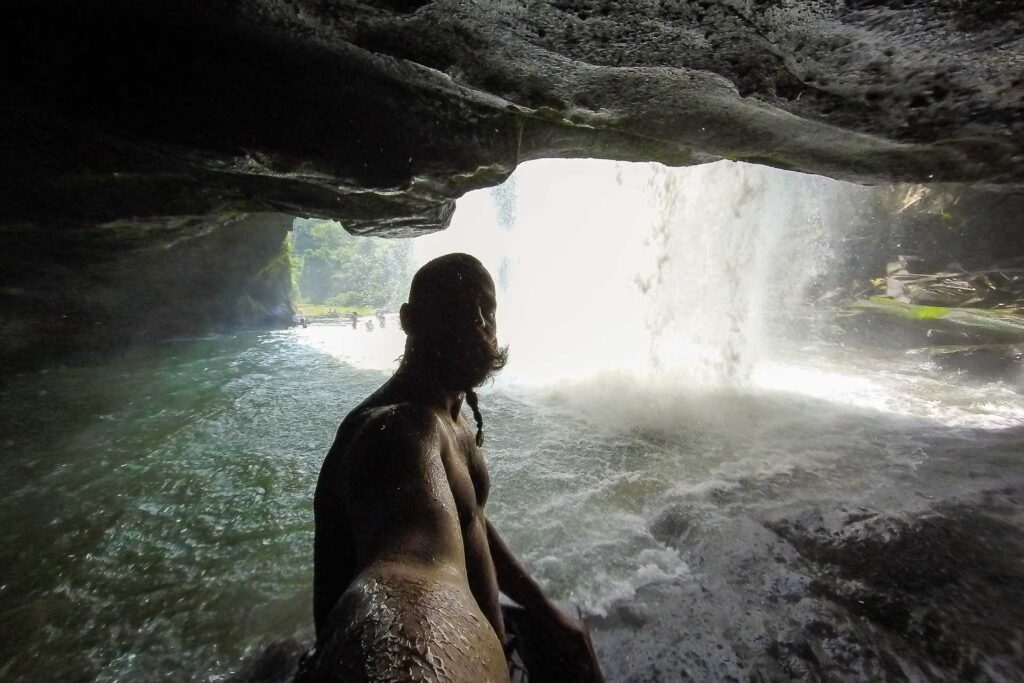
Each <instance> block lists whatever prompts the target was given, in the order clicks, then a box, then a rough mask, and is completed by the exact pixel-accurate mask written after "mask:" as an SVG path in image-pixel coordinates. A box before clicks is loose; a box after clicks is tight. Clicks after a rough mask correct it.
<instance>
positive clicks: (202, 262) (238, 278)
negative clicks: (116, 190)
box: [0, 214, 292, 371]
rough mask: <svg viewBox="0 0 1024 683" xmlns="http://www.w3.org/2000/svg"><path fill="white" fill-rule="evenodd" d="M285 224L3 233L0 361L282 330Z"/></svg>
mask: <svg viewBox="0 0 1024 683" xmlns="http://www.w3.org/2000/svg"><path fill="white" fill-rule="evenodd" d="M291 222H292V219H291V217H289V216H283V215H281V214H255V215H249V216H246V215H238V216H225V217H222V218H221V219H220V220H217V221H213V220H211V219H206V218H203V219H197V218H191V217H185V218H181V219H180V220H179V221H177V222H176V223H175V224H174V225H173V226H171V225H165V226H163V229H161V230H156V229H153V228H152V226H150V229H149V230H144V229H142V228H141V227H140V226H139V225H137V224H134V223H132V222H130V221H129V222H124V223H109V224H105V225H103V226H97V227H93V228H91V229H89V230H73V229H67V228H63V229H61V228H50V229H47V230H43V229H40V227H39V226H35V225H31V224H29V225H21V226H8V227H7V228H6V229H5V231H4V240H5V245H6V246H5V249H4V251H3V252H2V254H0V306H2V307H3V310H4V317H3V321H2V325H0V361H2V363H3V365H4V367H5V368H6V369H7V370H8V371H10V370H16V369H17V368H18V367H21V366H24V365H29V364H35V363H38V362H40V361H46V360H51V359H55V358H60V357H62V356H65V355H67V354H70V353H82V352H86V353H88V352H93V351H105V350H108V349H111V348H114V347H119V346H125V345H127V344H130V343H131V342H133V341H146V340H154V339H163V338H168V337H175V336H180V335H195V334H199V333H204V332H210V331H225V330H231V329H235V328H239V327H255V326H260V327H272V326H278V325H282V324H287V323H288V322H290V319H291V316H292V308H291V303H290V300H289V298H290V294H291V272H290V268H289V262H288V253H287V249H286V243H285V238H286V236H287V232H288V230H289V229H290V227H291ZM168 223H169V222H168Z"/></svg>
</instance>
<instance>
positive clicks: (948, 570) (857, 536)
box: [770, 492, 1024, 680]
mask: <svg viewBox="0 0 1024 683" xmlns="http://www.w3.org/2000/svg"><path fill="white" fill-rule="evenodd" d="M1011 495H1015V496H1016V497H1017V498H1018V501H1017V505H1019V504H1020V500H1019V498H1020V496H1019V494H1017V493H1013V492H1011ZM1018 509H1019V508H1018ZM770 526H771V527H772V528H773V529H774V530H775V531H776V532H777V533H778V534H779V535H780V536H781V537H782V538H784V539H786V540H787V541H788V542H789V543H791V544H792V545H793V546H794V547H795V548H796V549H797V550H798V551H799V552H800V554H801V555H802V556H803V557H804V558H805V560H807V561H808V562H809V563H810V564H809V569H810V571H811V573H812V574H813V575H814V576H815V579H814V581H813V583H812V584H811V594H812V595H813V596H816V597H818V598H821V599H823V600H825V601H827V602H830V603H833V604H835V605H836V606H838V607H840V608H842V610H845V611H848V612H849V614H850V615H852V616H853V617H855V618H856V619H859V620H860V624H859V625H858V624H857V622H851V625H852V626H854V627H855V628H854V630H855V631H857V630H859V631H865V629H866V630H867V631H869V632H870V637H869V638H868V637H865V636H864V635H861V636H859V637H856V636H855V637H854V638H852V640H853V641H854V642H856V641H861V642H871V643H873V647H872V649H874V650H876V654H875V657H876V658H885V659H887V660H889V664H887V665H886V668H892V667H893V666H894V665H895V666H896V668H895V669H893V673H894V674H895V675H896V676H897V677H898V678H914V677H915V675H920V674H922V673H923V674H924V675H926V676H927V677H928V678H930V679H933V680H934V679H946V680H975V679H982V678H985V677H986V675H990V674H991V672H995V671H999V670H1016V671H1020V670H1022V667H1024V653H1022V652H1021V651H1020V650H1019V648H1018V647H1016V646H1015V645H1014V643H1019V642H1020V639H1021V637H1022V636H1024V627H1022V626H1021V624H1022V623H1024V621H1022V618H1024V612H1022V608H1021V605H1022V604H1024V561H1022V559H1021V558H1022V557H1024V534H1022V533H1021V531H1020V529H1019V527H1017V526H1015V525H1013V524H1010V523H1009V522H1008V521H1005V520H1003V519H1001V518H1000V516H999V515H997V514H991V512H987V511H981V510H979V509H977V508H973V507H967V506H952V505H950V506H943V507H942V508H940V509H936V510H934V511H931V512H928V513H923V514H919V515H884V514H880V513H874V512H871V511H865V512H864V513H860V514H851V515H847V516H846V517H845V518H844V519H839V520H825V519H822V518H820V517H816V518H808V519H798V520H788V521H780V522H775V523H772V524H771V525H770ZM839 623H842V620H840V621H839ZM806 628H807V627H806V626H805V630H806ZM781 651H782V650H780V652H781ZM803 654H804V655H806V654H807V652H804V653H803ZM818 659H820V658H818ZM812 661H813V660H812ZM986 672H989V674H986Z"/></svg>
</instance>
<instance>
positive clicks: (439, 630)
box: [313, 254, 600, 683]
mask: <svg viewBox="0 0 1024 683" xmlns="http://www.w3.org/2000/svg"><path fill="white" fill-rule="evenodd" d="M496 306H497V302H496V300H495V292H494V283H493V281H492V280H491V277H490V276H489V275H488V274H487V271H486V270H485V269H484V268H483V266H482V265H481V264H480V262H479V261H477V260H476V259H475V258H473V257H472V256H468V255H466V254H449V255H447V256H442V257H440V258H438V259H435V260H433V261H431V262H430V263H428V264H427V265H425V266H423V268H421V269H420V270H419V272H417V273H416V275H415V276H414V277H413V281H412V287H411V289H410V291H409V302H408V303H406V304H403V305H402V308H401V311H400V319H401V323H402V329H404V330H405V332H406V334H407V335H408V338H407V340H406V347H405V355H404V356H403V358H402V362H401V365H400V367H399V368H398V370H397V372H395V374H394V376H393V377H392V378H391V379H389V380H388V381H387V382H385V383H384V384H383V386H381V387H380V388H379V389H377V391H375V392H374V393H373V394H372V395H370V397H369V398H367V399H366V400H365V401H363V402H362V403H361V404H360V405H359V406H358V407H356V409H355V410H353V411H352V412H351V413H349V415H348V417H346V418H345V421H344V422H342V424H341V427H340V428H339V430H338V435H337V438H336V439H335V442H334V445H333V446H332V448H331V450H330V452H329V453H328V454H327V458H326V460H325V461H324V464H323V467H322V468H321V470H320V478H319V480H318V482H317V488H316V498H315V501H314V507H315V513H316V539H315V579H314V619H315V622H316V631H317V655H316V660H315V661H314V663H313V680H322V681H334V680H345V681H350V680H351V681H378V680H388V681H390V680H453V681H472V682H474V683H475V682H477V681H507V680H508V671H507V669H506V662H505V655H504V651H503V647H502V646H503V644H504V643H505V626H504V623H503V621H502V613H501V608H500V607H499V603H498V591H499V588H500V590H501V591H502V592H504V593H505V594H506V595H507V596H508V597H510V598H511V599H512V600H514V601H516V602H518V603H519V604H520V605H522V606H523V607H524V608H526V612H527V614H528V616H529V617H530V619H531V620H532V621H533V622H534V623H535V624H537V625H539V627H540V628H542V629H543V632H544V640H545V642H546V643H547V646H548V647H550V648H551V649H552V651H554V652H557V657H558V659H560V660H564V661H569V662H575V661H580V662H581V663H582V665H583V667H584V669H586V670H587V671H590V665H589V664H588V662H589V661H590V660H591V659H592V655H588V653H591V652H592V650H590V649H589V647H588V641H587V637H586V631H585V628H584V627H583V625H582V623H581V622H580V621H578V620H576V619H573V618H571V617H569V616H567V615H566V614H564V613H563V612H562V611H561V610H560V609H559V608H558V607H557V606H556V605H555V604H554V603H553V602H552V601H551V600H549V599H548V598H547V597H546V596H545V595H544V593H543V591H542V589H541V587H540V585H539V584H538V583H537V582H536V581H535V580H534V579H533V578H532V577H530V575H529V573H528V572H527V571H526V570H525V569H524V568H523V566H522V565H521V564H520V563H519V562H518V561H517V560H516V558H515V557H514V556H513V554H512V552H511V551H510V550H509V547H508V546H507V545H506V544H505V542H504V541H503V540H502V539H501V536H499V535H498V533H497V531H495V529H494V527H493V526H492V525H491V523H490V522H489V521H488V520H487V517H486V515H485V514H484V505H485V503H486V502H487V494H488V489H489V486H490V483H489V480H488V476H487V466H486V465H485V463H484V460H483V457H482V455H481V452H480V450H479V446H480V445H482V444H483V420H482V417H481V416H480V411H479V409H478V408H477V399H476V394H475V393H474V391H473V389H474V388H475V387H477V386H479V385H480V384H482V383H483V382H484V380H486V379H487V378H488V377H489V376H490V375H492V374H493V373H494V372H496V371H498V370H500V369H501V368H502V367H503V366H504V364H505V360H506V356H507V352H506V351H505V350H503V349H500V348H499V347H498V345H497V340H496V330H495V312H496ZM463 401H465V402H467V403H468V404H469V406H470V408H471V409H472V411H473V415H474V419H475V421H476V423H477V429H476V433H475V435H474V431H473V430H472V429H471V427H470V426H469V424H468V423H467V421H466V420H465V418H464V417H463V416H462V404H463ZM594 666H595V667H596V664H595V665H594ZM596 676H600V674H599V673H597V674H596ZM587 677H589V676H587Z"/></svg>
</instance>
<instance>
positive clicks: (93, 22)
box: [0, 0, 1024, 236]
mask: <svg viewBox="0 0 1024 683" xmlns="http://www.w3.org/2000/svg"><path fill="white" fill-rule="evenodd" d="M0 30H2V32H3V33H4V34H5V36H4V39H5V40H4V47H3V48H2V49H3V50H4V52H6V53H7V54H6V56H5V64H6V67H5V69H4V75H3V76H2V79H3V81H4V83H5V85H4V91H5V95H6V96H5V97H4V101H3V103H2V104H0V112H2V113H0V120H2V121H3V125H2V126H0V141H2V144H3V145H4V148H5V149H4V154H3V156H2V161H0V164H2V167H3V168H2V172H3V174H4V183H3V185H4V189H3V203H2V208H0V225H3V226H19V228H18V229H24V226H25V225H26V224H33V225H47V226H55V227H59V226H71V227H74V226H85V225H120V224H123V223H125V222H126V221H128V222H133V223H135V224H139V225H142V224H146V223H147V222H148V223H151V224H154V225H156V224H159V223H160V222H161V221H163V220H166V219H167V218H168V217H181V216H194V217H202V216H225V215H232V214H246V213H259V212H277V213H285V214H290V215H300V216H319V217H328V218H335V219H339V220H341V221H342V222H343V223H344V225H345V226H346V228H347V229H349V230H350V231H352V232H355V233H373V234H378V235H384V236H410V235H416V234H420V233H423V232H428V231H431V230H436V229H439V228H443V227H445V226H446V225H447V223H448V221H449V219H450V217H451V214H452V212H453V209H454V199H455V198H457V197H458V196H460V195H462V194H463V193H465V192H467V191H469V190H472V189H475V188H480V187H486V186H489V185H494V184H497V183H499V182H501V181H502V180H503V179H504V178H506V177H507V176H508V175H509V174H510V173H511V172H512V171H513V170H514V169H515V167H516V165H517V164H519V163H521V162H523V161H527V160H530V159H537V158H542V157H602V158H608V159H618V160H627V161H660V162H662V163H665V164H669V165H688V164H696V163H703V162H707V161H712V160H716V159H722V158H725V159H734V160H745V161H752V162H757V163H764V164H769V165H772V166H776V167H779V168H787V169H794V170H800V171H805V172H810V173H819V174H824V175H828V176H832V177H835V178H842V179H847V180H851V181H855V182H866V183H875V182H886V181H893V180H895V181H916V182H926V181H933V182H970V183H977V184H980V185H984V186H990V187H1000V188H1003V189H1008V190H1011V191H1021V188H1022V187H1024V182H1022V179H1024V9H1022V4H1021V3H1020V2H1019V0H929V1H927V2H925V1H923V0H922V1H914V0H699V1H685V0H676V1H657V0H648V1H645V0H634V1H629V0H623V1H621V2H616V1H598V0H560V1H549V2H543V1H532V2H530V1H522V2H498V1H496V2H468V1H458V0H436V1H434V2H422V1H408V0H378V1H377V2H345V1H338V0H331V1H327V0H230V1H229V0H207V1H205V2H202V3H194V2H190V3H182V2H173V1H172V2H162V3H139V2H95V1H89V0H86V1H83V2H78V3H74V4H70V3H54V2H48V3H44V2H40V3H27V4H26V5H25V6H23V7H22V11H21V13H20V16H18V17H11V16H9V17H8V19H7V20H6V21H5V22H4V28H3V29H0ZM179 224H180V221H179Z"/></svg>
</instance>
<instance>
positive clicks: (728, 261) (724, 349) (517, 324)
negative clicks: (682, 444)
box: [416, 160, 864, 386]
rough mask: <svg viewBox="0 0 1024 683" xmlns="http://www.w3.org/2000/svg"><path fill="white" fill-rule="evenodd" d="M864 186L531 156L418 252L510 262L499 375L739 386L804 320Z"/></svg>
mask: <svg viewBox="0 0 1024 683" xmlns="http://www.w3.org/2000/svg"><path fill="white" fill-rule="evenodd" d="M863 192H864V190H863V189H862V188H858V187H856V186H852V185H849V184H845V183H839V182H836V181H832V180H829V179H826V178H821V177H817V176H808V175H803V174H798V173H784V172H780V171H776V170H773V169H768V168H764V167H760V166H752V165H746V164H737V163H730V162H719V163H716V164H708V165H705V166H699V167H695V168H685V169H669V168H665V167H662V166H660V165H657V164H616V163H612V162H605V161H582V160H576V161H571V162H570V161H562V160H547V161H539V162H531V163H530V164H526V165H524V167H523V169H522V170H520V171H517V173H516V174H514V175H513V176H512V178H511V179H510V180H509V182H508V183H506V185H504V186H502V187H501V188H499V189H498V190H497V191H494V192H492V193H491V195H490V196H488V195H487V194H485V193H477V194H476V195H475V196H474V195H469V196H467V197H466V198H464V199H463V200H462V201H461V202H460V205H459V212H458V213H457V214H456V217H455V222H454V224H453V226H452V228H451V230H450V232H448V233H445V234H442V235H439V236H432V237H427V238H423V239H421V240H419V243H418V244H417V249H416V254H417V258H418V260H419V261H420V262H424V261H426V260H427V259H428V258H431V257H433V256H436V255H439V254H441V253H445V252H446V251H451V250H455V249H463V250H470V251H472V252H473V253H474V254H476V255H477V256H479V257H480V258H481V259H482V260H483V261H484V263H485V265H487V266H488V267H489V269H490V270H491V272H492V273H500V274H502V276H501V277H499V278H498V279H499V284H500V285H501V287H500V289H501V294H502V296H501V301H500V306H499V316H500V317H499V327H500V329H502V330H503V332H504V334H503V336H504V337H505V338H506V339H507V340H508V341H509V342H510V343H511V346H512V348H513V349H514V354H515V355H514V361H513V363H512V364H511V365H510V367H509V369H508V371H507V373H506V379H513V378H514V379H516V380H519V381H532V382H535V383H550V382H553V381H556V380H558V379H569V378H577V379H578V378H581V377H587V376H591V375H593V374H595V373H601V372H605V373H607V372H612V371H623V372H628V373H632V374H635V375H637V376H645V377H648V378H649V377H650V376H652V375H654V374H656V375H658V376H659V377H665V374H666V373H668V374H671V375H673V376H675V377H676V378H677V379H678V380H679V381H685V382H686V383H688V384H691V385H693V384H701V385H709V386H711V385H718V384H723V383H725V384H744V383H746V382H747V381H748V380H749V379H750V377H751V373H752V370H753V368H754V367H755V365H756V364H757V363H758V361H759V360H762V359H764V358H765V357H766V354H767V353H768V352H769V350H770V348H771V344H772V338H773V337H777V336H780V335H785V334H786V333H788V332H791V331H792V326H793V324H794V323H798V322H800V321H801V320H802V319H801V317H800V312H801V306H802V304H803V301H804V294H805V289H806V286H807V285H808V283H810V282H811V281H812V280H813V279H814V278H815V276H816V275H817V274H818V273H819V271H820V270H821V269H822V268H826V267H828V264H829V259H830V254H829V250H828V244H829V243H830V242H831V236H832V234H833V232H834V231H835V230H837V229H839V226H841V225H842V223H843V221H844V220H848V216H847V215H846V214H848V213H849V212H850V211H852V205H853V199H854V198H855V197H856V196H857V195H858V194H862V193H863Z"/></svg>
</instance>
